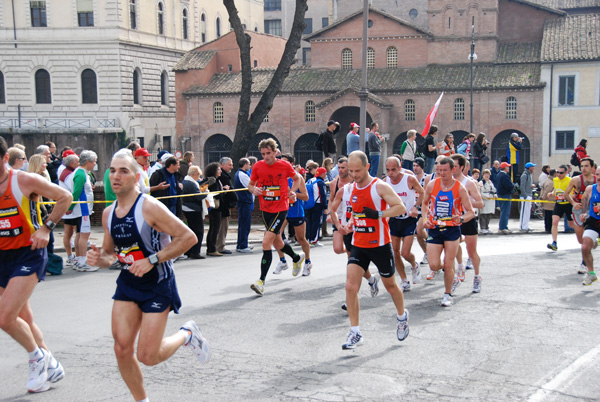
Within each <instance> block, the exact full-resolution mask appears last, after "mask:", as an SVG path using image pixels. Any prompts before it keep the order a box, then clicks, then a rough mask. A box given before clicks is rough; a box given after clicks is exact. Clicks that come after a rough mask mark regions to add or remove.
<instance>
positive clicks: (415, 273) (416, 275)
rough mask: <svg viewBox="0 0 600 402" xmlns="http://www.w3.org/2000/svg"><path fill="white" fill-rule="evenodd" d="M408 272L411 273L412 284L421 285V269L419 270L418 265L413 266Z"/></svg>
mask: <svg viewBox="0 0 600 402" xmlns="http://www.w3.org/2000/svg"><path fill="white" fill-rule="evenodd" d="M410 270H411V272H412V283H413V284H416V283H421V281H422V280H423V278H421V268H419V266H418V265H415V266H414V267H412V268H411V269H410Z"/></svg>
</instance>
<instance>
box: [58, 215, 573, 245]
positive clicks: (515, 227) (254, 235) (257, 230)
mask: <svg viewBox="0 0 600 402" xmlns="http://www.w3.org/2000/svg"><path fill="white" fill-rule="evenodd" d="M508 228H509V229H510V230H511V231H512V233H511V234H508V235H505V234H502V233H498V218H495V217H492V220H491V221H490V230H491V231H492V233H490V234H482V235H481V236H499V237H501V236H526V235H532V234H533V235H535V234H546V232H545V231H544V221H543V220H541V219H537V218H532V219H531V220H530V221H529V228H530V229H532V231H531V232H528V233H525V232H520V231H519V220H518V219H510V220H509V221H508ZM558 228H559V233H562V232H563V223H562V222H561V223H559V225H558ZM207 232H208V222H207V223H205V234H204V242H203V243H204V244H203V246H202V248H203V251H205V250H206V249H205V244H206V233H207ZM264 232H265V227H264V226H263V225H262V224H253V225H252V229H251V230H250V236H249V237H248V243H250V244H253V245H256V244H260V243H261V242H262V239H263V236H264ZM63 234H64V230H63V229H62V228H57V229H56V230H55V231H54V251H55V252H56V253H60V252H64V251H65V249H64V247H63V244H62V239H63ZM548 236H549V235H548ZM103 239H104V231H103V230H102V227H101V226H92V232H91V234H90V241H91V242H92V243H95V244H96V245H97V246H101V245H102V241H103ZM322 241H325V242H326V243H329V242H330V241H331V238H330V237H328V238H323V240H322ZM236 243H237V222H235V221H232V222H230V223H229V232H228V233H227V240H226V244H227V246H229V249H235V245H236Z"/></svg>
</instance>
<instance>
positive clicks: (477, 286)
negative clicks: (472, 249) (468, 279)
mask: <svg viewBox="0 0 600 402" xmlns="http://www.w3.org/2000/svg"><path fill="white" fill-rule="evenodd" d="M479 292H481V275H475V276H474V277H473V293H479Z"/></svg>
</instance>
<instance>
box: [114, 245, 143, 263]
mask: <svg viewBox="0 0 600 402" xmlns="http://www.w3.org/2000/svg"><path fill="white" fill-rule="evenodd" d="M115 254H116V255H117V259H118V260H119V262H120V263H121V264H126V265H127V266H126V267H123V268H124V269H129V265H131V264H133V263H134V262H135V261H138V260H143V259H144V258H146V257H145V256H144V253H143V252H142V250H140V247H139V245H138V244H137V243H134V244H132V245H131V246H129V247H115Z"/></svg>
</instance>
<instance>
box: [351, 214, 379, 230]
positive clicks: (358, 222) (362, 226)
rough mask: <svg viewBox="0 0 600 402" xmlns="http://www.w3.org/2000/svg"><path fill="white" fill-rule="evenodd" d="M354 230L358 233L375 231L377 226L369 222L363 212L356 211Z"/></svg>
mask: <svg viewBox="0 0 600 402" xmlns="http://www.w3.org/2000/svg"><path fill="white" fill-rule="evenodd" d="M354 231H355V232H357V233H375V226H369V225H368V224H367V217H366V216H365V214H363V213H356V212H355V213H354Z"/></svg>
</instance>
